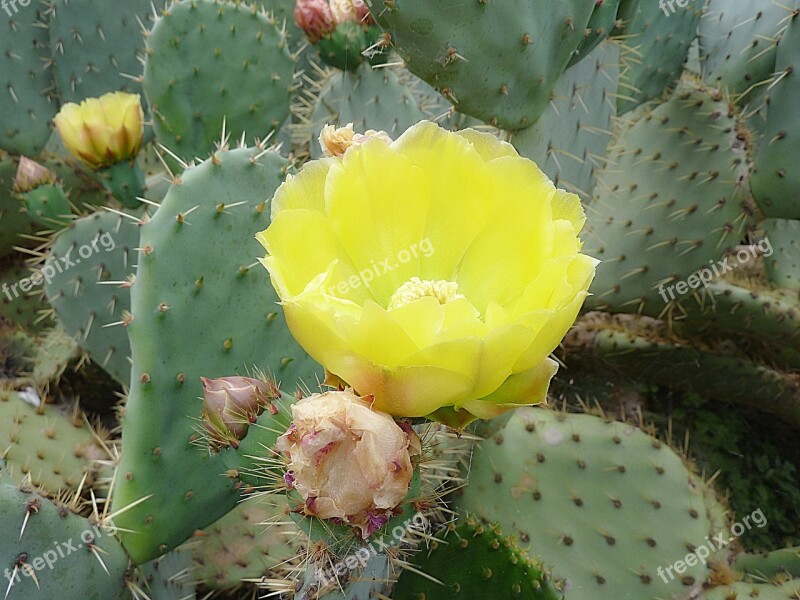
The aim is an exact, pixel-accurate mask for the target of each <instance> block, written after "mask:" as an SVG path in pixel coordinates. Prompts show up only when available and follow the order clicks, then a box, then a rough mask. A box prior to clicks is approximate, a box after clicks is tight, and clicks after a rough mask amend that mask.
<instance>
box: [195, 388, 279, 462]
mask: <svg viewBox="0 0 800 600" xmlns="http://www.w3.org/2000/svg"><path fill="white" fill-rule="evenodd" d="M201 380H202V382H203V400H204V401H205V403H204V405H203V421H204V423H205V426H206V429H207V431H208V432H209V433H210V434H211V436H212V439H213V440H214V441H215V442H217V444H219V445H234V446H235V445H236V442H238V441H239V440H241V439H244V437H245V435H247V429H248V427H249V426H250V424H251V423H254V422H255V421H256V419H257V418H258V416H259V415H260V414H261V413H262V412H264V411H265V410H269V411H270V412H272V413H273V414H274V413H275V409H276V407H275V406H274V405H273V404H272V400H274V399H275V398H278V397H279V396H280V391H279V390H278V387H277V386H276V385H275V383H274V382H272V381H263V380H261V379H251V378H249V377H238V376H234V377H220V378H219V379H208V378H206V377H201Z"/></svg>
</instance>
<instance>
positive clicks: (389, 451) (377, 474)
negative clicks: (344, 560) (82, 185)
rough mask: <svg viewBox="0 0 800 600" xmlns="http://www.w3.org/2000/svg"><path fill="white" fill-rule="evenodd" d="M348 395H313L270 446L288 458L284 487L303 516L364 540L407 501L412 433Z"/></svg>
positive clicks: (416, 446) (416, 447) (416, 443)
mask: <svg viewBox="0 0 800 600" xmlns="http://www.w3.org/2000/svg"><path fill="white" fill-rule="evenodd" d="M371 400H372V398H371V397H365V398H359V397H358V396H356V395H355V394H353V392H352V391H351V390H344V391H335V392H326V393H324V394H314V395H312V396H309V397H307V398H304V399H302V400H300V401H299V402H297V403H295V404H294V405H292V418H293V422H292V426H291V427H290V428H289V430H288V431H287V432H286V433H284V434H283V435H282V436H281V437H280V438H278V442H277V444H276V448H277V449H278V450H279V451H281V452H284V453H285V454H286V456H287V474H288V475H289V477H287V478H286V481H287V486H288V485H289V482H291V486H292V487H293V488H294V489H295V490H297V492H299V493H300V495H301V496H302V498H303V500H304V501H305V510H306V513H307V514H310V515H314V516H316V517H319V518H321V519H336V520H339V521H341V522H344V523H347V524H349V525H352V526H353V527H357V528H359V529H360V530H361V533H362V536H363V537H364V538H366V537H368V536H369V535H371V534H372V533H374V532H375V530H376V529H378V528H379V527H380V526H381V525H382V524H385V523H386V521H387V520H388V515H390V514H391V513H392V512H393V511H394V509H395V508H397V506H398V505H399V504H400V503H401V502H402V501H403V499H404V498H405V497H406V494H407V493H408V488H409V484H410V482H411V477H412V475H413V471H414V469H413V466H412V462H411V456H412V455H413V454H419V452H420V440H419V437H418V436H417V434H416V433H415V432H414V430H413V429H411V428H410V427H409V428H405V429H404V428H402V427H400V426H399V425H398V424H397V423H395V421H394V419H392V417H391V416H389V415H388V414H386V413H383V412H378V411H375V410H372V409H371V408H370V403H371Z"/></svg>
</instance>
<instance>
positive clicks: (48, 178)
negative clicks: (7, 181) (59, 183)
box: [14, 156, 56, 194]
mask: <svg viewBox="0 0 800 600" xmlns="http://www.w3.org/2000/svg"><path fill="white" fill-rule="evenodd" d="M55 182H56V174H55V173H53V172H52V171H51V170H50V169H48V168H47V167H44V166H42V165H40V164H39V163H37V162H36V161H35V160H31V159H30V158H27V157H25V156H23V157H22V158H20V159H19V166H18V167H17V176H16V177H15V178H14V190H15V191H17V192H19V193H21V194H22V193H25V192H29V191H31V190H33V189H36V188H37V187H39V186H41V185H53V184H54V183H55Z"/></svg>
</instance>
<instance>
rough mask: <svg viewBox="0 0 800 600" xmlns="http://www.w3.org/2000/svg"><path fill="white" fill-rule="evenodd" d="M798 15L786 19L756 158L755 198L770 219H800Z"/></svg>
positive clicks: (799, 50) (792, 14) (794, 14)
mask: <svg viewBox="0 0 800 600" xmlns="http://www.w3.org/2000/svg"><path fill="white" fill-rule="evenodd" d="M797 14H798V13H797V11H794V12H793V13H791V16H790V17H788V16H787V17H786V19H787V20H788V23H787V24H786V32H785V33H784V34H783V37H782V38H781V40H780V42H779V43H778V50H777V53H776V55H775V72H776V73H777V76H776V79H775V81H774V83H772V84H771V85H770V86H769V112H768V113H767V120H766V123H765V125H764V140H763V141H762V143H761V145H760V147H759V150H758V153H757V155H756V157H755V170H754V172H753V184H752V185H753V195H754V196H755V199H756V202H757V203H758V207H759V208H760V209H761V210H762V211H763V213H764V215H766V216H767V217H772V218H776V219H798V218H800V202H798V201H797V189H798V187H800V176H798V175H797V173H795V172H794V171H793V168H794V165H795V163H796V161H795V160H794V158H795V155H796V150H795V149H796V148H797V147H798V139H799V138H798V135H800V129H798V126H797V115H796V113H795V112H794V111H793V109H792V107H793V106H795V101H796V99H797V94H798V92H800V76H798V74H797V73H796V72H795V69H794V60H795V57H796V56H797V53H798V52H800V22H798V21H797Z"/></svg>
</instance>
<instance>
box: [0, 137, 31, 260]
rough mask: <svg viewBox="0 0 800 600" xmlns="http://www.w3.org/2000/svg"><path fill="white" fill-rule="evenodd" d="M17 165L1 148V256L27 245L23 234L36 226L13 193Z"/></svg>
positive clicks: (28, 232)
mask: <svg viewBox="0 0 800 600" xmlns="http://www.w3.org/2000/svg"><path fill="white" fill-rule="evenodd" d="M0 127H2V122H0ZM17 165H18V161H17V160H16V159H15V158H14V157H12V156H10V155H8V154H6V153H5V152H3V151H2V150H0V258H2V257H4V256H7V255H8V254H11V253H12V252H13V251H14V248H15V247H16V246H22V245H26V244H25V241H24V239H22V237H21V236H24V235H27V234H30V233H32V232H33V228H34V224H33V221H31V219H30V217H29V216H28V214H27V213H26V212H25V209H24V205H23V203H22V202H21V201H20V200H19V198H17V197H16V195H15V194H13V193H12V188H13V186H14V177H15V176H16V173H17Z"/></svg>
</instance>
